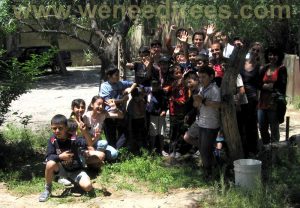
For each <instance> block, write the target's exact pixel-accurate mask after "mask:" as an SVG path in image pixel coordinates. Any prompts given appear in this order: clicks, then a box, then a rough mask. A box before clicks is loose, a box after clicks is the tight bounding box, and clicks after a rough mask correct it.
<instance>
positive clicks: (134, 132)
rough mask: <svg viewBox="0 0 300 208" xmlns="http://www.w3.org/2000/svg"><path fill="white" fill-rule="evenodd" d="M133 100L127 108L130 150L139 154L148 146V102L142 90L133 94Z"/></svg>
mask: <svg viewBox="0 0 300 208" xmlns="http://www.w3.org/2000/svg"><path fill="white" fill-rule="evenodd" d="M131 96H132V99H131V100H130V101H129V103H128V106H127V114H126V117H127V124H128V149H129V151H130V152H132V153H134V154H137V153H139V152H140V150H141V148H146V147H147V146H148V141H147V130H146V101H145V99H144V93H143V92H142V89H141V88H135V89H134V90H132V92H131Z"/></svg>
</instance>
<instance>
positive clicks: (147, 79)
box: [126, 46, 154, 87]
mask: <svg viewBox="0 0 300 208" xmlns="http://www.w3.org/2000/svg"><path fill="white" fill-rule="evenodd" d="M139 56H140V62H134V63H127V64H126V67H128V68H129V69H130V70H134V72H135V73H134V75H135V76H134V80H135V83H137V84H138V85H142V86H144V87H150V84H151V79H152V73H153V70H154V68H153V63H152V61H151V60H150V49H149V47H147V46H142V47H141V48H140V49H139Z"/></svg>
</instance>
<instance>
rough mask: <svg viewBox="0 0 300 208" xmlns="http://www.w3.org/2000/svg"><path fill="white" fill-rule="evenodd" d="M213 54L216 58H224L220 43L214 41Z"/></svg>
mask: <svg viewBox="0 0 300 208" xmlns="http://www.w3.org/2000/svg"><path fill="white" fill-rule="evenodd" d="M211 54H212V56H213V57H214V58H215V59H220V58H222V50H221V45H220V44H219V43H214V44H213V45H212V46H211Z"/></svg>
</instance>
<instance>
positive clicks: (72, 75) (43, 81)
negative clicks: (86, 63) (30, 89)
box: [35, 68, 100, 90]
mask: <svg viewBox="0 0 300 208" xmlns="http://www.w3.org/2000/svg"><path fill="white" fill-rule="evenodd" d="M99 72H100V69H98V68H92V69H90V68H87V69H76V70H73V69H71V70H68V73H67V75H61V74H53V73H45V74H44V75H42V76H41V77H40V78H39V80H38V82H37V85H36V87H35V89H57V90H60V89H64V90H65V89H74V88H77V87H81V88H82V87H86V88H89V87H97V86H99V79H100V76H99Z"/></svg>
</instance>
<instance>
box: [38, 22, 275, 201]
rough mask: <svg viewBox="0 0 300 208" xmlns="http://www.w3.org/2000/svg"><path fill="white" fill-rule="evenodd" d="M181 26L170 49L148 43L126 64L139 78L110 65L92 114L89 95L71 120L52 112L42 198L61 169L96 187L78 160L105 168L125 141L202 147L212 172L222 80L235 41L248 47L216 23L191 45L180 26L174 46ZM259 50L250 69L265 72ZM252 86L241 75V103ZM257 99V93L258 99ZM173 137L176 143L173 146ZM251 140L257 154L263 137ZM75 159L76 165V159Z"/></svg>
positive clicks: (157, 148) (219, 138) (135, 146)
mask: <svg viewBox="0 0 300 208" xmlns="http://www.w3.org/2000/svg"><path fill="white" fill-rule="evenodd" d="M174 31H175V26H174V25H172V26H171V28H170V32H169V35H168V37H166V51H165V53H164V54H163V53H162V49H163V47H162V43H161V42H160V41H159V40H153V41H152V42H151V44H150V46H149V47H148V46H142V47H141V48H140V50H139V58H140V60H139V61H138V62H134V63H127V64H126V66H127V68H129V69H131V70H134V72H135V80H134V82H132V81H128V80H120V76H119V75H120V71H119V69H118V68H117V67H115V66H110V67H109V68H107V69H106V80H105V81H104V82H103V83H102V84H101V86H100V91H99V95H98V96H94V97H93V99H92V101H91V103H90V105H89V106H88V108H87V112H85V109H86V105H85V102H84V100H82V99H76V100H74V101H73V102H72V114H71V117H70V119H69V120H68V119H66V118H65V117H64V116H62V115H56V116H54V117H53V119H52V120H51V128H52V131H53V136H52V137H51V138H50V140H49V142H48V149H47V159H46V161H47V164H46V170H45V178H46V186H45V191H44V192H43V193H42V195H41V196H40V201H46V200H47V199H48V197H49V196H50V193H51V184H52V178H53V176H54V174H56V173H59V175H60V177H62V178H68V179H70V180H72V181H73V182H76V183H78V184H79V185H80V186H81V187H82V188H83V189H84V190H85V191H91V190H92V186H91V182H90V179H89V177H88V176H87V174H86V173H85V172H84V171H82V170H81V169H78V166H80V164H81V165H86V166H91V167H99V166H100V165H101V164H102V163H103V160H104V159H107V160H114V159H116V157H117V156H118V149H119V148H121V147H127V148H128V150H129V151H130V152H132V153H134V154H139V153H140V151H141V149H142V148H145V149H148V150H149V151H151V152H157V153H158V154H160V155H164V156H174V157H178V156H180V154H185V153H187V152H192V151H194V153H195V152H196V151H198V152H200V156H201V160H202V163H203V166H204V169H205V170H206V172H207V174H210V171H211V169H212V167H213V164H214V153H215V156H219V154H220V152H219V150H220V149H221V148H222V143H223V142H224V137H223V133H222V126H221V120H220V107H221V93H220V86H221V84H222V79H223V76H224V73H225V71H226V67H227V62H228V57H230V54H231V53H232V52H233V49H234V47H242V42H241V41H240V40H239V39H236V40H235V41H234V42H233V44H234V45H231V44H229V43H228V39H227V36H226V35H225V34H224V33H222V32H216V31H215V28H214V26H211V25H210V26H208V27H206V28H205V30H204V31H200V32H195V33H194V34H193V36H192V44H189V43H188V37H189V35H188V32H187V30H185V29H182V28H181V29H178V30H177V32H176V38H177V40H178V43H177V44H176V46H175V47H173V46H172V45H171V34H173V32H174ZM254 47H255V45H253V46H252V48H254ZM252 48H251V51H250V52H249V54H248V56H249V57H248V58H247V57H246V64H247V63H248V62H249V63H251V64H252V65H251V67H250V68H249V67H248V68H249V69H248V68H247V72H250V71H251V70H254V69H255V70H258V69H257V68H259V67H258V66H259V64H260V62H259V61H258V60H259V56H258V53H256V51H254V50H252ZM246 64H245V70H246ZM248 65H249V64H248ZM243 71H244V69H241V72H243ZM249 79H250V78H249ZM255 79H256V78H255ZM244 80H245V81H246V82H247V85H246V87H245V88H244V86H243V83H241V82H242V81H244ZM275 81H276V80H275ZM250 84H251V82H250V81H249V82H248V81H247V79H245V74H243V73H241V76H239V77H238V79H237V84H236V89H237V90H236V96H235V98H237V99H236V104H237V105H241V104H245V103H246V102H247V101H245V103H242V102H241V100H243V99H241V97H243V96H246V95H248V92H247V91H248V88H249V89H250V87H249V86H250ZM248 85H249V86H248ZM272 86H273V85H272ZM251 87H252V88H253V90H252V91H253V92H254V91H255V92H256V91H258V87H256V85H255V86H252V85H251ZM252 88H251V89H252ZM245 89H246V92H245ZM272 89H273V88H272ZM130 98H131V99H130ZM257 99H258V98H257V96H256V97H255V99H254V100H255V103H256V102H257ZM246 100H247V99H246ZM244 107H245V106H244ZM253 110H254V111H255V104H254V105H253ZM167 115H169V122H170V133H169V135H166V126H167V125H166V116H167ZM251 116H252V117H253V118H252V117H251V118H252V119H249V121H250V120H251V122H252V123H253V125H252V124H251V125H250V124H249V123H245V125H246V127H249V126H251V129H250V128H246V130H247V129H249V131H248V130H247V131H248V132H250V131H253V130H255V128H256V131H257V119H255V117H256V116H257V115H256V111H255V112H254V113H253V114H251ZM68 121H69V123H72V121H73V128H71V127H70V125H68ZM74 121H75V122H74ZM245 122H247V121H245ZM255 125H256V127H255ZM74 126H75V128H74ZM252 126H253V127H252ZM72 129H73V130H72ZM74 129H75V130H74ZM102 133H105V138H106V140H102V139H101V135H102ZM246 134H247V133H246ZM254 134H257V133H254ZM74 137H76V138H77V139H74ZM167 138H169V142H168V145H167V148H166V147H165V146H166V145H165V141H166V139H167ZM246 139H247V138H246ZM248 140H249V141H248ZM248 140H247V142H248V145H244V146H251V145H252V146H254V148H253V150H252V149H251V150H249V151H253V152H255V151H256V149H255V148H256V141H252V140H251V139H248ZM73 143H75V144H76V146H77V147H79V146H80V147H81V148H80V150H79V151H78V150H77V152H78V153H80V154H78V155H79V156H76V157H75V153H74V152H75V151H73V150H72V144H73ZM250 144H251V145H250ZM77 149H78V148H77ZM245 150H247V149H246V148H245ZM76 160H77V161H78V162H77V166H76V165H73V161H76ZM71 163H72V165H70V164H71ZM66 166H70V167H71V168H70V167H66ZM62 168H65V169H67V170H73V169H74V170H75V172H74V171H72V172H71V173H68V174H65V172H64V171H62ZM68 168H69V169H68Z"/></svg>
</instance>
